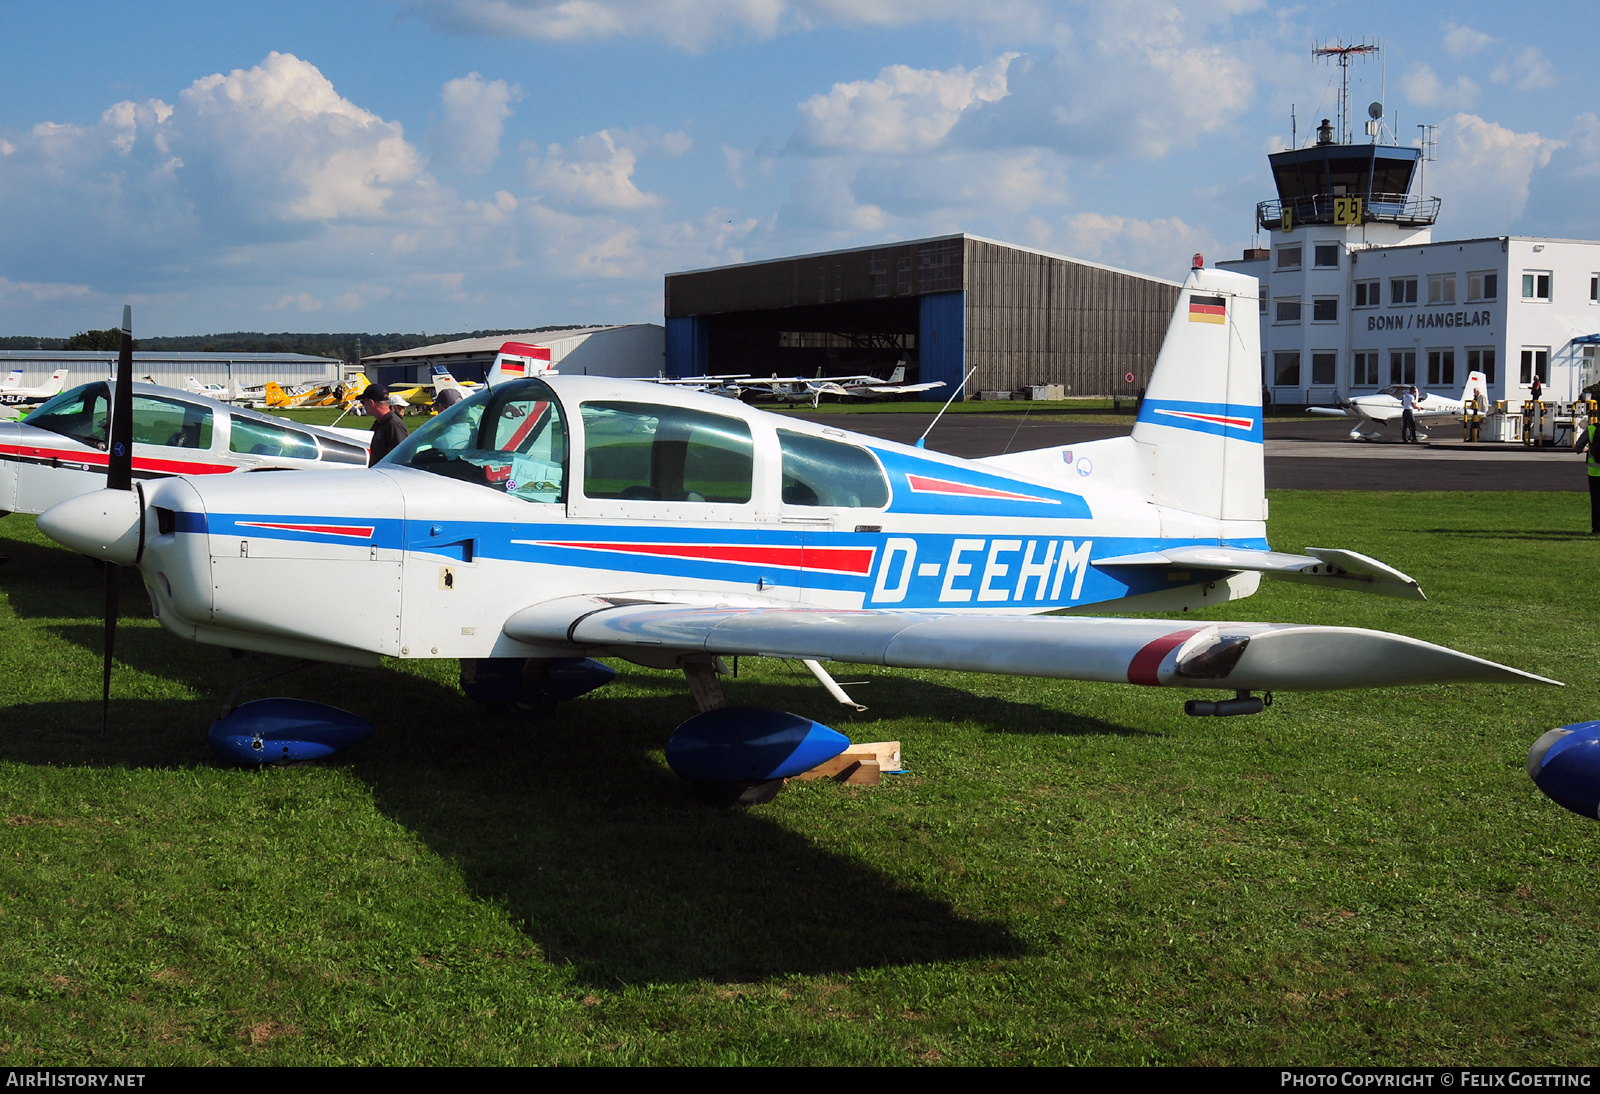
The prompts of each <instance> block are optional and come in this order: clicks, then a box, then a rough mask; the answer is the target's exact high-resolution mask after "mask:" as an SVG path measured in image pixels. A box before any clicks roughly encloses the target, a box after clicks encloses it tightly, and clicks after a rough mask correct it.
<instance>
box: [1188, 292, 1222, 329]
mask: <svg viewBox="0 0 1600 1094" xmlns="http://www.w3.org/2000/svg"><path fill="white" fill-rule="evenodd" d="M1227 321H1228V303H1227V301H1226V300H1224V299H1223V298H1222V297H1220V296H1191V297H1189V322H1191V323H1226V322H1227Z"/></svg>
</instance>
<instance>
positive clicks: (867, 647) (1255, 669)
mask: <svg viewBox="0 0 1600 1094" xmlns="http://www.w3.org/2000/svg"><path fill="white" fill-rule="evenodd" d="M504 632H505V634H506V636H507V637H509V638H512V639H514V640H516V641H519V642H526V643H530V644H535V645H550V644H552V643H557V644H559V643H571V644H572V645H574V646H578V647H580V648H583V649H587V650H594V651H603V650H608V649H609V650H615V651H618V652H619V653H624V654H625V653H626V652H627V651H629V650H641V649H648V650H649V651H651V653H652V655H656V656H658V655H659V654H660V653H662V652H666V651H679V652H681V653H682V654H691V655H698V656H704V655H705V654H708V653H709V654H722V655H741V654H742V655H744V656H755V657H793V658H799V659H809V660H818V661H824V660H826V661H847V662H853V663H856V664H871V665H887V666H891V667H895V668H920V669H948V670H952V671H957V672H993V673H1001V674H1005V675H1009V676H1045V677H1054V678H1057V679H1065V680H1100V681H1107V682H1117V683H1132V684H1146V685H1152V686H1169V687H1195V688H1218V689H1229V690H1265V691H1323V690H1331V689H1337V688H1370V687H1392V686H1398V685H1409V684H1437V683H1536V684H1557V681H1554V680H1547V679H1545V678H1544V677H1540V676H1534V675H1533V674H1531V673H1526V672H1522V671H1520V670H1518V669H1514V668H1509V667H1507V666H1505V665H1498V664H1496V663H1494V662H1493V661H1486V660H1484V659H1483V658H1480V657H1473V656H1471V655H1470V654H1465V653H1458V652H1456V651H1455V650H1451V649H1447V648H1445V647H1443V646H1435V645H1433V644H1431V643H1428V642H1422V641H1418V640H1417V639H1414V638H1406V637H1404V636H1402V635H1397V634H1387V633H1384V632H1382V631H1370V630H1363V629H1358V628H1352V627H1305V626H1298V625H1294V624H1281V623H1216V624H1201V625H1198V626H1197V625H1196V624H1195V623H1193V622H1190V621H1173V620H1161V619H1102V618H1095V617H1090V616H1076V617H1063V616H1037V615H1034V616H1019V615H994V614H980V613H970V614H969V613H956V612H946V613H937V614H935V613H922V612H917V613H912V612H883V611H834V610H827V609H812V608H793V607H726V606H716V607H711V606H707V607H697V606H694V605H686V604H664V603H641V602H640V601H639V600H638V599H634V598H627V599H624V598H620V597H619V598H604V597H566V598H563V599H561V600H555V601H550V602H548V603H545V604H536V605H534V606H532V607H530V608H525V609H523V610H522V611H520V612H518V613H516V614H515V615H513V616H512V617H511V618H510V619H509V620H507V621H506V624H505V627H504Z"/></svg>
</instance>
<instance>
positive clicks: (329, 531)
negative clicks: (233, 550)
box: [234, 520, 372, 539]
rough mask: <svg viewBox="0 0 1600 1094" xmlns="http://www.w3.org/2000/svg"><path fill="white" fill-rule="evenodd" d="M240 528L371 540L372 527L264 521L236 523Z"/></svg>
mask: <svg viewBox="0 0 1600 1094" xmlns="http://www.w3.org/2000/svg"><path fill="white" fill-rule="evenodd" d="M234 523H235V524H237V525H238V526H239V527H240V528H276V529H277V530H279V531H280V532H315V533H316V534H317V535H319V536H346V537H348V538H350V539H371V538H372V529H371V528H370V527H352V526H351V525H348V524H273V523H270V522H268V521H264V520H240V521H235V522H234Z"/></svg>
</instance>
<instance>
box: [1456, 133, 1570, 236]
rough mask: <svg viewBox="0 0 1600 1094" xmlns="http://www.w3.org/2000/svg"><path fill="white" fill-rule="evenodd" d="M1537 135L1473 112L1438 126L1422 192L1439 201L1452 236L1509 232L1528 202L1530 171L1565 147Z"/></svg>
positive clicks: (1542, 165) (1536, 168) (1543, 163)
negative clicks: (1434, 154) (1435, 149)
mask: <svg viewBox="0 0 1600 1094" xmlns="http://www.w3.org/2000/svg"><path fill="white" fill-rule="evenodd" d="M1565 145H1566V142H1565V141H1559V140H1551V139H1549V138H1546V137H1541V136H1540V135H1539V134H1537V133H1518V132H1517V131H1515V130H1513V129H1507V128H1506V127H1505V126H1502V125H1497V124H1495V123H1494V122H1491V121H1486V120H1484V119H1483V118H1480V117H1478V116H1477V115H1475V114H1465V113H1460V114H1456V115H1454V116H1453V117H1450V118H1448V119H1446V120H1445V122H1444V123H1443V124H1442V125H1440V127H1439V162H1438V164H1437V165H1436V166H1434V167H1432V168H1431V169H1430V170H1429V171H1428V188H1429V189H1430V190H1433V191H1434V192H1435V193H1437V194H1438V195H1439V197H1441V198H1443V199H1444V204H1443V206H1442V207H1441V209H1440V219H1441V220H1442V221H1445V222H1446V223H1448V225H1449V234H1450V235H1453V236H1457V237H1467V236H1473V235H1496V234H1501V233H1504V232H1508V231H1509V230H1510V227H1511V224H1512V222H1514V221H1515V220H1516V219H1517V218H1518V217H1519V216H1521V214H1522V211H1523V209H1524V208H1525V207H1526V205H1527V203H1528V189H1529V183H1530V180H1531V179H1532V178H1533V174H1534V172H1535V171H1537V170H1539V169H1541V168H1543V167H1544V166H1546V165H1547V164H1548V163H1549V162H1550V157H1551V156H1552V155H1553V154H1554V153H1555V152H1556V151H1557V150H1558V149H1561V148H1563V147H1565Z"/></svg>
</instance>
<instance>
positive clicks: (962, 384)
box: [916, 365, 978, 448]
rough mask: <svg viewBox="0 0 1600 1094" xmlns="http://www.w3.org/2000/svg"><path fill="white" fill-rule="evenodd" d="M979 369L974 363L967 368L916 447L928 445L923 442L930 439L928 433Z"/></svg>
mask: <svg viewBox="0 0 1600 1094" xmlns="http://www.w3.org/2000/svg"><path fill="white" fill-rule="evenodd" d="M977 371H978V366H977V365H973V366H972V367H971V368H970V369H968V370H967V374H966V375H965V376H963V377H961V382H960V383H959V384H957V385H956V389H955V390H954V391H952V392H951V393H950V398H948V399H946V400H945V401H944V406H942V407H940V408H939V413H937V414H935V415H934V416H933V421H931V422H929V423H928V428H927V429H924V430H923V431H922V436H920V437H918V438H917V444H916V447H918V448H926V447H927V445H926V444H924V443H923V442H924V441H926V440H927V439H928V434H929V433H932V432H933V427H934V426H936V425H938V424H939V419H940V418H943V417H944V412H945V411H947V410H949V409H950V404H951V403H953V402H955V401H956V396H957V395H960V394H961V389H962V388H964V387H966V386H967V381H968V380H970V379H972V374H973V373H974V372H977Z"/></svg>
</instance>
